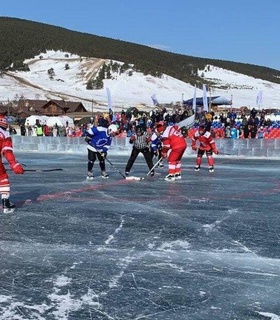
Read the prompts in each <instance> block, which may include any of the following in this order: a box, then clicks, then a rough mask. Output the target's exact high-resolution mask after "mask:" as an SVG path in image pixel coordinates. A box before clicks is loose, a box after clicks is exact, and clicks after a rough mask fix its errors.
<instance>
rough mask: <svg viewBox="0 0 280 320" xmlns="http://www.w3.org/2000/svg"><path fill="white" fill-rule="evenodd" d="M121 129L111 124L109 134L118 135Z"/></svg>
mask: <svg viewBox="0 0 280 320" xmlns="http://www.w3.org/2000/svg"><path fill="white" fill-rule="evenodd" d="M118 132H119V128H118V126H117V125H116V124H110V125H109V127H108V133H109V134H118Z"/></svg>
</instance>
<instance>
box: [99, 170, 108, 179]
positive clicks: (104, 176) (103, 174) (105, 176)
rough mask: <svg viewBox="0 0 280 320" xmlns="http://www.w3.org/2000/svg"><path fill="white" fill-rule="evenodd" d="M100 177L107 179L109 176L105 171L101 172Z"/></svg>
mask: <svg viewBox="0 0 280 320" xmlns="http://www.w3.org/2000/svg"><path fill="white" fill-rule="evenodd" d="M101 177H102V178H104V179H108V178H109V175H108V173H107V172H106V171H102V172H101Z"/></svg>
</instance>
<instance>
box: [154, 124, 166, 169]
mask: <svg viewBox="0 0 280 320" xmlns="http://www.w3.org/2000/svg"><path fill="white" fill-rule="evenodd" d="M161 139H162V137H161V135H160V134H159V133H158V132H157V131H156V130H155V132H153V134H152V136H151V152H152V156H153V157H156V158H157V160H158V161H159V164H158V167H160V168H163V167H164V164H163V160H162V155H161V151H162V141H161Z"/></svg>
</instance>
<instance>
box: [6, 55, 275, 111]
mask: <svg viewBox="0 0 280 320" xmlns="http://www.w3.org/2000/svg"><path fill="white" fill-rule="evenodd" d="M107 61H109V60H107ZM25 62H26V63H28V65H29V68H30V71H28V72H10V71H9V72H6V73H5V74H4V75H3V77H2V78H0V100H1V101H3V102H7V101H8V100H14V99H18V98H19V97H24V98H27V99H64V100H71V101H81V102H82V103H83V104H84V105H85V107H86V108H87V109H88V110H91V108H92V107H94V109H95V110H106V109H107V104H108V99H107V93H106V88H109V90H110V93H111V99H112V105H113V108H114V109H115V110H121V109H122V108H128V107H130V106H136V105H139V104H142V105H145V106H149V107H152V99H151V96H152V95H153V94H156V97H157V99H158V101H159V102H160V103H172V102H173V103H175V102H178V101H181V100H182V98H183V99H185V100H187V99H190V98H192V97H193V95H194V87H193V86H191V85H190V84H188V83H185V82H183V81H180V80H177V79H175V78H172V77H170V76H168V75H163V76H162V78H155V77H152V76H150V75H147V76H145V75H143V74H142V73H139V72H133V74H132V75H129V73H128V72H125V73H122V74H118V73H113V74H112V76H113V78H112V79H105V80H103V81H104V88H103V89H100V90H87V89H86V84H87V81H88V80H89V79H90V78H92V77H93V76H94V75H95V74H96V73H97V71H98V70H99V68H100V67H101V66H102V65H103V63H104V62H106V60H104V59H96V58H85V57H79V56H77V55H72V54H70V53H65V52H54V51H47V52H46V53H43V54H41V55H39V56H36V57H34V58H33V59H29V60H26V61H25ZM66 64H67V65H68V66H69V69H66ZM51 68H52V69H53V70H54V75H53V77H52V79H50V75H49V74H48V70H49V69H51ZM200 75H201V77H202V82H203V78H205V79H211V80H212V81H214V82H215V83H216V86H215V87H214V86H213V87H212V88H211V96H216V95H221V96H224V97H226V98H228V99H231V98H232V99H233V106H234V107H241V106H248V107H250V108H252V107H256V97H257V95H258V92H259V91H260V90H262V92H263V103H262V106H261V107H264V108H278V107H279V108H280V85H279V84H274V83H271V82H267V81H263V80H261V79H254V78H252V77H248V76H246V75H242V74H238V73H234V72H232V71H228V70H224V69H221V68H217V67H214V66H209V67H208V68H207V70H201V71H200ZM202 94H203V93H202V90H200V89H197V93H196V96H197V97H201V96H202ZM208 95H210V94H209V93H208Z"/></svg>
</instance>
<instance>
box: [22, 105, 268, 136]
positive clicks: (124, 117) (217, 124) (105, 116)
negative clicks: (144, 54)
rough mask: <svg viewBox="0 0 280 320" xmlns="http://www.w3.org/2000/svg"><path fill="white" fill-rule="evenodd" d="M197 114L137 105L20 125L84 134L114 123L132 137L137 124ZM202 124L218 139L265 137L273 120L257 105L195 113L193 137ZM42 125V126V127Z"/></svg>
mask: <svg viewBox="0 0 280 320" xmlns="http://www.w3.org/2000/svg"><path fill="white" fill-rule="evenodd" d="M193 114H194V111H193V109H192V107H191V106H175V107H174V108H173V110H171V111H168V110H167V109H166V108H165V107H160V106H157V107H155V108H154V109H152V110H151V111H139V110H138V109H137V108H135V107H134V108H129V109H127V110H122V111H120V112H113V111H112V110H109V112H104V113H100V112H99V113H96V114H95V115H93V116H92V117H91V118H90V119H88V121H86V122H81V121H80V122H79V121H77V122H76V123H75V124H74V125H68V124H66V125H65V126H53V127H48V126H46V125H42V126H41V124H40V123H36V125H34V126H29V125H27V126H26V125H24V124H22V125H21V126H20V133H21V135H44V136H67V137H81V136H84V135H85V131H86V130H87V129H88V128H89V127H90V126H92V125H95V126H103V127H108V126H109V125H110V124H112V123H114V124H116V125H117V126H118V127H119V131H120V135H119V136H120V137H130V136H131V134H132V133H133V131H134V129H135V128H136V126H140V127H141V128H142V129H143V130H144V131H148V132H152V131H153V129H154V127H155V126H156V124H157V123H158V122H160V121H163V122H164V123H165V124H166V125H173V124H176V123H179V122H180V121H182V120H184V119H186V118H188V117H190V116H191V115H193ZM201 123H204V124H205V125H206V128H207V130H208V131H210V132H211V133H212V135H213V137H214V138H252V139H254V138H264V137H266V136H267V134H268V133H269V131H270V128H271V126H272V121H271V120H270V119H269V118H268V117H267V115H266V112H265V110H264V109H262V110H256V109H255V108H253V109H252V110H251V111H249V113H248V112H247V113H245V112H243V111H240V112H236V111H234V110H232V109H229V110H228V112H221V113H219V114H217V113H215V112H213V111H211V112H203V111H199V112H197V110H196V113H195V122H194V124H193V126H192V127H191V128H187V129H188V130H189V134H188V137H191V135H192V134H193V130H195V129H196V128H197V127H198V126H199V125H200V124H201ZM40 126H41V127H42V129H41V128H40Z"/></svg>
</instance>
